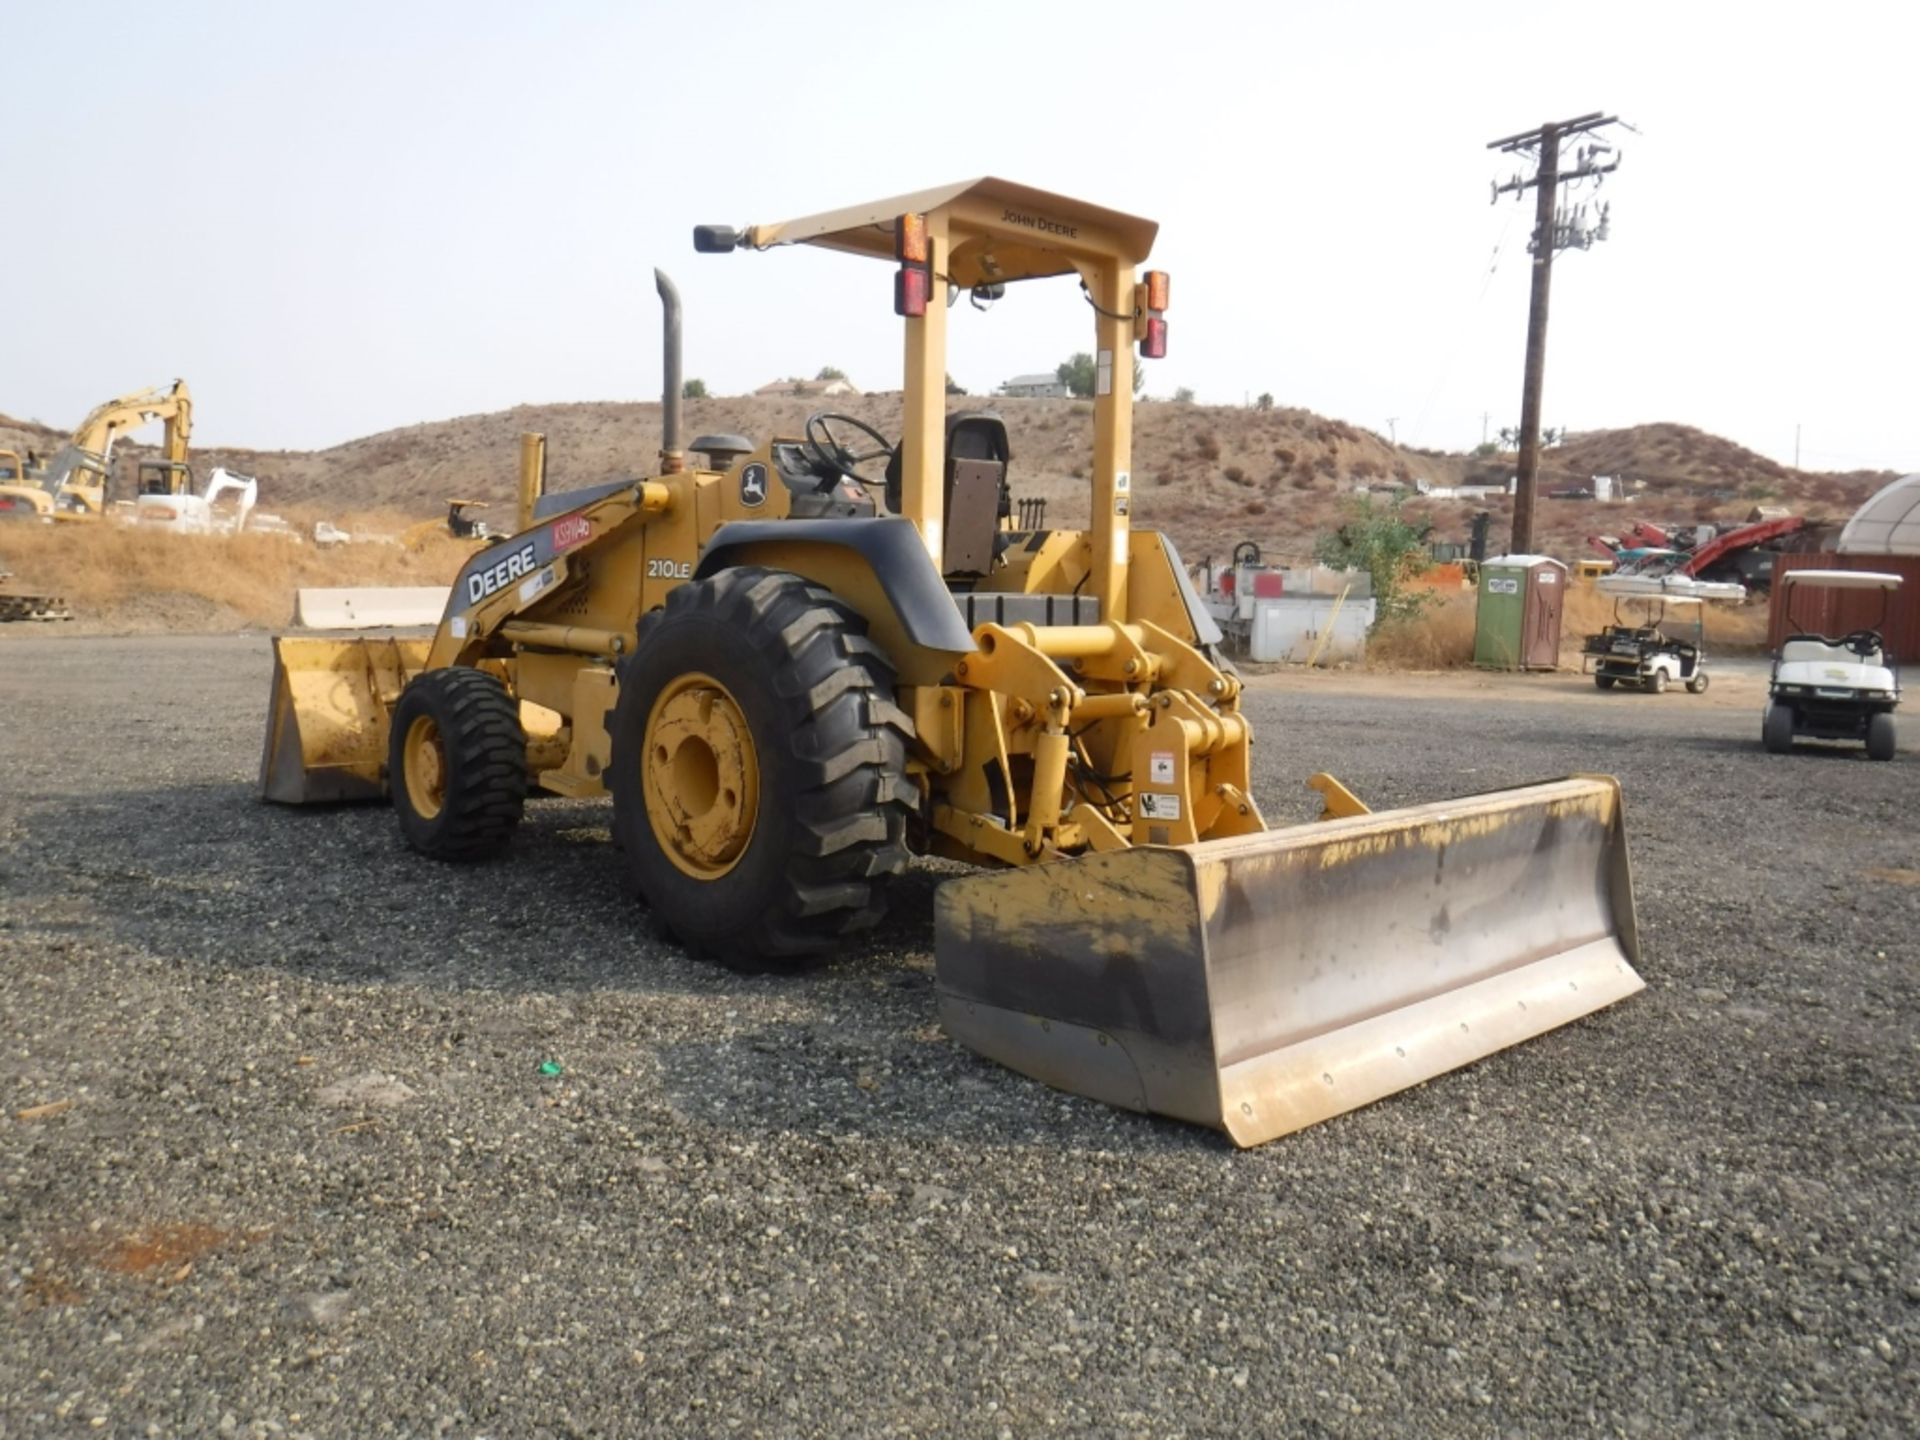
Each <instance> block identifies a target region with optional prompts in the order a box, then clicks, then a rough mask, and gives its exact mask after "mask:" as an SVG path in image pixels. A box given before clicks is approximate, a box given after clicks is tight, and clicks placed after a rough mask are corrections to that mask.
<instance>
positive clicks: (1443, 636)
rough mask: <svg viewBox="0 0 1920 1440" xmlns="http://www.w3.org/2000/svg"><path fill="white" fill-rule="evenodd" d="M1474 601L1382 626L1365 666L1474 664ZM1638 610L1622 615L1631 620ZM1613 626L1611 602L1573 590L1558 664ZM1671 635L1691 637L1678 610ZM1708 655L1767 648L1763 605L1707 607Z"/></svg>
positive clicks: (1459, 600) (1450, 603)
mask: <svg viewBox="0 0 1920 1440" xmlns="http://www.w3.org/2000/svg"><path fill="white" fill-rule="evenodd" d="M1475 602H1476V596H1475V595H1474V592H1472V591H1471V590H1456V591H1448V592H1441V593H1439V594H1437V595H1436V596H1435V598H1434V600H1433V601H1432V602H1431V603H1430V604H1429V605H1428V606H1427V607H1426V608H1425V609H1424V610H1423V611H1422V612H1421V613H1420V614H1418V615H1416V616H1413V617H1412V618H1410V619H1406V620H1399V621H1393V622H1390V623H1388V624H1385V625H1382V626H1381V627H1380V628H1379V629H1378V630H1376V631H1375V632H1374V633H1373V635H1372V636H1371V638H1369V639H1368V641H1367V664H1368V665H1369V666H1370V667H1372V668H1376V669H1382V670H1453V669H1458V668H1461V667H1463V666H1467V665H1471V664H1472V663H1473V632H1474V614H1475V609H1476V603H1475ZM1643 613H1645V612H1644V610H1643V609H1641V608H1639V607H1634V608H1631V609H1629V610H1627V611H1625V612H1624V618H1626V619H1629V620H1632V619H1634V618H1637V616H1638V615H1640V614H1643ZM1613 623H1615V621H1614V601H1613V597H1612V596H1609V595H1603V594H1601V593H1600V592H1599V591H1598V590H1595V589H1594V588H1593V586H1591V585H1579V584H1576V585H1572V586H1570V587H1569V588H1568V590H1567V599H1566V608H1565V609H1564V610H1563V611H1562V612H1561V616H1560V663H1561V664H1562V665H1565V666H1570V667H1576V668H1577V667H1578V665H1579V655H1580V647H1581V645H1582V643H1583V642H1584V641H1585V640H1586V638H1587V636H1589V635H1592V634H1596V633H1597V632H1598V631H1599V630H1600V629H1601V628H1602V627H1604V626H1607V625H1611V624H1613ZM1667 626H1668V630H1669V632H1670V633H1673V634H1676V635H1677V634H1679V633H1681V632H1683V631H1684V632H1689V633H1690V632H1691V630H1692V628H1693V621H1692V618H1691V617H1689V616H1685V615H1683V614H1682V613H1681V611H1680V610H1679V609H1678V608H1676V609H1674V610H1673V611H1671V612H1670V613H1669V614H1668V616H1667ZM1706 628H1707V651H1708V653H1709V654H1714V653H1719V654H1729V653H1732V654H1740V653H1746V654H1759V653H1763V652H1764V651H1765V650H1766V646H1767V606H1766V602H1765V601H1764V600H1749V601H1748V602H1747V603H1746V604H1744V605H1708V606H1707V607H1706Z"/></svg>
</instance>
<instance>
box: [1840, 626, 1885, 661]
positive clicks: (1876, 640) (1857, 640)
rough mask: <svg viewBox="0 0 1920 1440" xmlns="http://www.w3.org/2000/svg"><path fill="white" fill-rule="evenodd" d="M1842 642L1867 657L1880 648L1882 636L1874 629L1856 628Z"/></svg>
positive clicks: (1854, 651)
mask: <svg viewBox="0 0 1920 1440" xmlns="http://www.w3.org/2000/svg"><path fill="white" fill-rule="evenodd" d="M1840 643H1841V644H1842V645H1844V646H1846V647H1847V649H1849V650H1851V651H1853V653H1854V654H1856V655H1858V656H1860V657H1861V658H1862V659H1865V658H1866V657H1867V656H1869V655H1871V654H1873V652H1874V651H1876V650H1878V649H1879V648H1880V636H1879V635H1878V633H1876V632H1875V631H1872V630H1855V631H1853V632H1852V633H1851V634H1850V635H1848V636H1847V637H1846V638H1845V639H1843V640H1842V641H1841V642H1840Z"/></svg>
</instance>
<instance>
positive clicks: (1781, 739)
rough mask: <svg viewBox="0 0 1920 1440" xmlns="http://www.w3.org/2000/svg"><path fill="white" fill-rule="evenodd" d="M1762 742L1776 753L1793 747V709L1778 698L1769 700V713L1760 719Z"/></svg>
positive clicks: (1781, 753)
mask: <svg viewBox="0 0 1920 1440" xmlns="http://www.w3.org/2000/svg"><path fill="white" fill-rule="evenodd" d="M1760 743H1761V744H1763V745H1765V746H1766V747H1767V749H1768V751H1769V752H1771V753H1772V754H1775V755H1785V754H1786V753H1787V752H1788V751H1789V750H1791V749H1793V711H1792V709H1790V708H1789V707H1788V706H1785V705H1782V704H1781V703H1780V702H1779V701H1778V700H1769V701H1768V702H1767V713H1766V715H1765V716H1763V717H1762V719H1761V721H1760Z"/></svg>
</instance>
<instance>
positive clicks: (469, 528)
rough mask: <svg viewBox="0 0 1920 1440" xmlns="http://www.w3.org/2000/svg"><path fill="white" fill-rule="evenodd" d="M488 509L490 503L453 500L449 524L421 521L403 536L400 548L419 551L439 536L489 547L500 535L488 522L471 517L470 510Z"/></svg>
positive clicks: (448, 509) (408, 529)
mask: <svg viewBox="0 0 1920 1440" xmlns="http://www.w3.org/2000/svg"><path fill="white" fill-rule="evenodd" d="M486 508H487V502H486V501H484V500H449V501H447V518H446V519H445V520H421V521H418V522H417V523H415V524H412V525H409V526H408V527H407V528H406V529H405V530H402V531H401V532H400V544H401V545H402V546H403V547H404V548H406V549H408V550H418V549H419V548H420V547H421V546H422V545H425V544H426V543H427V541H428V539H429V538H431V537H432V536H435V535H451V536H452V537H453V538H454V539H456V540H472V541H475V542H477V543H479V544H483V545H484V544H489V543H491V542H493V541H495V540H498V539H499V538H500V532H499V531H498V530H495V529H494V528H493V527H492V526H491V525H489V524H487V522H486V521H484V520H480V519H477V518H475V517H474V516H472V515H469V514H467V511H469V510H485V509H486Z"/></svg>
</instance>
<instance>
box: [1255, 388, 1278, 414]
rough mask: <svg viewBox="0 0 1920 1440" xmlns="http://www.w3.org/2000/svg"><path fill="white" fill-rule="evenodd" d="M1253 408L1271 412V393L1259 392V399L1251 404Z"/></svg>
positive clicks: (1266, 391) (1269, 391)
mask: <svg viewBox="0 0 1920 1440" xmlns="http://www.w3.org/2000/svg"><path fill="white" fill-rule="evenodd" d="M1253 408H1254V409H1256V410H1271V409H1272V408H1273V392H1272V391H1271V390H1262V391H1261V392H1260V398H1259V399H1258V400H1256V401H1254V402H1253Z"/></svg>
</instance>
